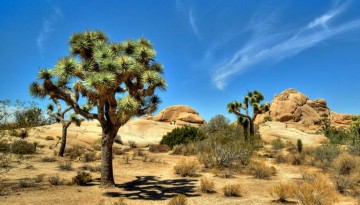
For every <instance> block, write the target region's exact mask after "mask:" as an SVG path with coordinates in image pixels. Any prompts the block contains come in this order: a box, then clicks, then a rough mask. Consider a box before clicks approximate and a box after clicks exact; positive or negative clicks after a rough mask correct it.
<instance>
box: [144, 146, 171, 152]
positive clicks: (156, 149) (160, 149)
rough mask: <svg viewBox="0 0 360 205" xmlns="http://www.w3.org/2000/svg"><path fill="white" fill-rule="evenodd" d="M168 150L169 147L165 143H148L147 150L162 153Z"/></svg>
mask: <svg viewBox="0 0 360 205" xmlns="http://www.w3.org/2000/svg"><path fill="white" fill-rule="evenodd" d="M168 151H170V147H169V146H167V145H166V144H159V145H150V146H149V152H154V153H162V152H168Z"/></svg>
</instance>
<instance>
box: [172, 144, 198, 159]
mask: <svg viewBox="0 0 360 205" xmlns="http://www.w3.org/2000/svg"><path fill="white" fill-rule="evenodd" d="M198 152H199V149H198V143H196V142H191V143H188V144H179V145H175V146H174V147H173V149H172V152H171V154H174V155H184V156H190V155H196V154H198Z"/></svg>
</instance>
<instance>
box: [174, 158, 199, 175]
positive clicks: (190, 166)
mask: <svg viewBox="0 0 360 205" xmlns="http://www.w3.org/2000/svg"><path fill="white" fill-rule="evenodd" d="M174 170H175V173H176V174H179V175H181V176H182V177H186V176H189V177H194V176H196V172H197V170H198V167H197V163H196V162H195V161H186V160H182V161H181V162H180V164H178V165H176V166H174Z"/></svg>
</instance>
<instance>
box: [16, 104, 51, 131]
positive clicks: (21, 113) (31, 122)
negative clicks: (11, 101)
mask: <svg viewBox="0 0 360 205" xmlns="http://www.w3.org/2000/svg"><path fill="white" fill-rule="evenodd" d="M14 118H15V119H14V120H15V124H16V126H17V127H23V128H27V127H35V126H41V125H45V124H47V123H48V122H47V120H46V119H45V118H44V116H43V115H42V110H41V109H40V108H38V107H30V108H22V109H20V110H16V111H15V113H14Z"/></svg>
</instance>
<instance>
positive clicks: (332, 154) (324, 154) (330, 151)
mask: <svg viewBox="0 0 360 205" xmlns="http://www.w3.org/2000/svg"><path fill="white" fill-rule="evenodd" d="M340 153H341V150H340V147H339V146H338V145H334V144H327V145H322V146H320V147H317V148H316V149H315V150H314V156H313V157H314V160H315V165H317V166H319V167H321V168H323V169H327V168H329V167H330V165H331V163H332V161H333V160H334V159H335V158H336V157H337V156H338V155H340Z"/></svg>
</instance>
